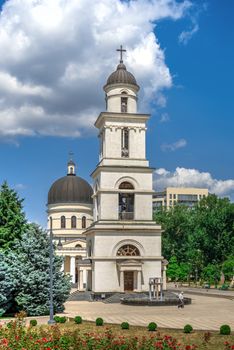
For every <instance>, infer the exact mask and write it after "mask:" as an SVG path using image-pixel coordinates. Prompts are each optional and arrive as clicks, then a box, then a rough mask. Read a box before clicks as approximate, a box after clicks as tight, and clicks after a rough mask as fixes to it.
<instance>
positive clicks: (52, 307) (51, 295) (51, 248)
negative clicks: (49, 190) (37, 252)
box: [48, 216, 55, 324]
mask: <svg viewBox="0 0 234 350" xmlns="http://www.w3.org/2000/svg"><path fill="white" fill-rule="evenodd" d="M54 323H55V320H54V305H53V231H52V217H51V216H50V319H49V321H48V324H54Z"/></svg>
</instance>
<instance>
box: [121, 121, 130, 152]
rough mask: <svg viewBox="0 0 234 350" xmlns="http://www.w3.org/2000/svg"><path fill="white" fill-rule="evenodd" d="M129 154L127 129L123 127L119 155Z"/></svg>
mask: <svg viewBox="0 0 234 350" xmlns="http://www.w3.org/2000/svg"><path fill="white" fill-rule="evenodd" d="M128 156H129V130H128V128H123V129H122V133H121V157H125V158H127V157H128Z"/></svg>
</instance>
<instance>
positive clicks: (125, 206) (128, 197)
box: [119, 181, 134, 220]
mask: <svg viewBox="0 0 234 350" xmlns="http://www.w3.org/2000/svg"><path fill="white" fill-rule="evenodd" d="M119 189H120V190H134V187H133V185H132V184H131V183H130V182H127V181H124V182H122V183H121V184H120V185H119ZM119 219H120V220H133V219H134V193H132V192H120V193H119Z"/></svg>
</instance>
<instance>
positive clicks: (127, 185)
mask: <svg viewBox="0 0 234 350" xmlns="http://www.w3.org/2000/svg"><path fill="white" fill-rule="evenodd" d="M119 189H121V190H134V187H133V185H132V184H131V183H130V182H128V181H123V182H121V184H120V185H119Z"/></svg>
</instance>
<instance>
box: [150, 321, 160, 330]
mask: <svg viewBox="0 0 234 350" xmlns="http://www.w3.org/2000/svg"><path fill="white" fill-rule="evenodd" d="M157 327H158V326H157V324H156V323H155V322H150V323H149V324H148V330H149V331H150V332H153V331H156V329H157Z"/></svg>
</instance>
